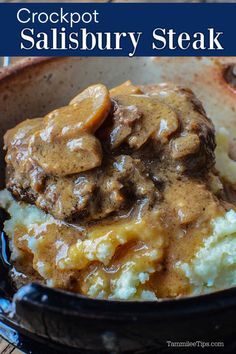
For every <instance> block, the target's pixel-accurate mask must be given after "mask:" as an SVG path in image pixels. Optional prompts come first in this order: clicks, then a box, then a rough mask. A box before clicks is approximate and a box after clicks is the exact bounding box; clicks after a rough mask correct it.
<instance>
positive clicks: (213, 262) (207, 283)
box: [176, 210, 236, 294]
mask: <svg viewBox="0 0 236 354" xmlns="http://www.w3.org/2000/svg"><path fill="white" fill-rule="evenodd" d="M212 225H213V233H212V235H210V236H209V237H208V238H206V239H205V240H204V243H203V246H202V247H201V248H200V249H199V250H198V252H197V253H196V255H195V256H194V257H193V260H192V261H191V263H190V264H187V263H181V262H179V263H178V264H177V265H176V266H177V267H179V268H180V269H182V270H183V271H184V273H185V275H186V276H187V278H188V279H189V281H190V284H191V286H192V291H193V294H203V293H207V292H210V291H214V290H219V289H225V288H229V287H231V286H234V285H236V213H235V211H233V210H229V211H228V212H227V213H225V215H224V216H223V217H219V218H217V219H215V220H213V221H212Z"/></svg>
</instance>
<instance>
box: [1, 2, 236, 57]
mask: <svg viewBox="0 0 236 354" xmlns="http://www.w3.org/2000/svg"><path fill="white" fill-rule="evenodd" d="M235 19H236V4H232V3H231V4H177V3H176V4H153V3H152V4H127V3H126V4H97V3H89V4H63V3H61V4H48V3H41V4H38V3H34V4H28V3H23V4H0V56H4V55H10V56H41V55H42V56H45V55H50V56H55V55H58V56H61V55H71V56H130V57H132V56H202V55H203V56H234V55H236V26H235Z"/></svg>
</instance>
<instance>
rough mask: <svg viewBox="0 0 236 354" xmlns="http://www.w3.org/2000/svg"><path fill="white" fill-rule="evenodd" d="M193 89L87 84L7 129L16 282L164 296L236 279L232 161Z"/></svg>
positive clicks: (8, 224) (96, 293)
mask: <svg viewBox="0 0 236 354" xmlns="http://www.w3.org/2000/svg"><path fill="white" fill-rule="evenodd" d="M228 141H229V140H228V135H227V131H226V130H225V129H224V128H221V129H218V130H217V132H215V128H214V126H213V123H212V121H211V120H210V119H209V118H208V117H207V116H206V113H205V111H204V108H203V107H202V105H201V103H200V102H199V100H198V99H197V98H196V97H195V95H194V94H193V92H192V91H191V90H189V89H186V88H182V87H177V86H175V85H173V84H159V85H147V86H137V85H134V84H133V83H132V82H131V81H127V82H125V83H123V84H121V85H120V86H117V87H115V88H112V89H111V90H110V91H109V89H108V88H107V87H106V86H105V85H103V84H96V85H92V86H90V87H88V88H87V89H85V90H84V91H83V92H81V93H79V94H78V95H77V96H76V97H75V98H74V99H72V101H71V102H69V103H68V105H67V106H65V107H62V108H58V109H56V110H54V111H53V112H51V113H48V114H47V115H46V116H45V117H42V118H33V119H27V120H25V121H23V122H21V123H20V124H18V125H17V126H16V127H15V128H13V129H11V130H9V131H7V132H6V134H5V137H4V144H5V150H6V189H5V190H3V191H1V192H0V206H1V207H2V208H3V209H5V210H6V211H7V212H8V214H9V218H8V219H7V220H6V221H5V224H4V231H5V233H6V235H7V236H8V238H9V244H10V249H11V260H12V263H13V265H14V266H13V268H12V271H11V276H12V278H13V279H14V282H15V284H16V286H18V287H19V286H21V284H24V283H26V282H29V281H32V280H35V281H38V282H41V283H46V284H47V285H48V286H52V287H56V288H61V289H65V290H68V291H72V292H76V293H80V294H83V295H86V296H89V297H94V298H101V299H115V300H117V299H118V300H119V299H120V300H156V299H159V298H175V297H179V296H188V295H194V294H204V293H207V292H210V291H214V290H218V289H223V288H227V287H231V286H233V285H235V284H236V211H235V205H236V204H235V201H236V198H235V197H234V195H235V189H236V167H235V166H236V162H235V161H233V159H232V158H231V156H230V153H229V142H228Z"/></svg>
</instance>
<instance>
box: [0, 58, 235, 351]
mask: <svg viewBox="0 0 236 354" xmlns="http://www.w3.org/2000/svg"><path fill="white" fill-rule="evenodd" d="M112 59H114V58H112ZM186 60H187V59H182V61H181V60H180V59H176V61H174V59H172V60H164V59H162V60H160V61H159V62H158V61H156V62H153V61H152V62H151V61H150V59H146V58H144V59H143V58H142V59H141V58H140V59H135V60H134V63H133V64H134V65H133V67H132V68H131V69H130V61H128V60H126V59H122V60H121V59H119V58H118V59H114V61H112V60H111V59H105V60H104V59H89V58H86V59H68V58H65V59H62V58H60V59H45V58H42V59H34V60H30V61H27V62H24V63H22V64H18V65H17V66H16V67H14V68H11V69H9V70H7V71H4V72H3V73H2V74H1V76H0V107H1V109H0V114H1V118H0V119H1V126H0V130H1V131H0V145H1V146H0V148H1V150H2V137H3V134H4V132H5V131H6V130H7V129H9V128H11V127H13V126H14V125H15V124H16V123H17V122H19V121H20V120H21V119H23V118H25V117H26V116H27V115H28V116H32V115H33V116H38V115H41V114H43V113H45V112H47V111H48V110H50V109H52V108H54V107H56V106H57V105H58V104H63V103H65V102H66V100H68V98H69V97H70V96H71V95H73V94H74V93H75V92H76V91H78V90H79V89H80V88H82V87H83V86H85V85H88V84H89V83H91V82H94V81H97V82H98V81H100V80H102V81H106V83H107V84H108V85H114V84H117V83H118V82H120V81H122V79H123V78H125V77H127V72H129V77H130V76H131V77H130V78H131V79H132V80H134V81H135V79H136V80H137V74H136V75H135V72H136V73H137V72H138V73H139V74H138V75H139V78H138V80H139V81H141V83H147V82H150V78H151V77H152V75H155V79H154V78H152V81H156V82H157V81H165V80H168V78H173V80H176V81H177V82H178V80H179V81H180V78H179V77H178V75H176V71H178V72H179V73H180V72H181V70H182V71H183V70H186V71H185V76H184V77H185V81H187V82H186V83H184V84H186V85H188V86H190V87H191V88H193V89H194V90H196V92H197V93H199V92H200V89H199V87H198V85H197V84H196V85H195V84H194V82H195V78H196V75H199V76H200V75H203V73H205V76H207V75H208V80H210V81H209V82H210V83H209V82H208V81H207V82H206V81H205V82H203V87H204V88H203V90H202V92H201V95H202V97H200V99H201V98H202V99H203V101H204V100H205V102H204V103H206V109H207V112H208V113H210V114H214V113H215V112H217V109H218V108H219V107H220V106H222V105H224V113H225V111H227V114H228V117H229V122H230V120H231V124H232V121H233V119H234V113H233V108H232V107H234V105H235V97H234V91H233V89H232V86H231V87H230V88H229V87H228V83H225V81H224V72H225V65H226V64H227V63H222V71H221V72H218V71H217V70H219V65H216V66H214V65H215V64H214V61H213V60H212V63H211V62H207V63H204V62H203V63H202V69H201V70H200V69H198V65H199V62H198V60H197V59H192V58H190V59H189V60H187V61H186ZM207 60H209V59H207ZM95 63H96V67H95ZM209 63H211V64H209ZM174 67H175V70H174ZM117 68H118V69H117ZM168 68H169V71H168ZM177 68H178V69H177ZM114 70H115V72H116V75H115V78H114V75H113V74H112V73H114ZM204 70H205V71H204ZM187 71H188V73H189V75H187V73H186V72H187ZM202 71H203V72H202ZM209 72H210V74H211V76H210V75H209ZM75 73H76V75H75ZM213 74H214V75H213ZM175 75H176V79H175ZM94 76H96V77H94ZM187 76H188V79H186V77H187ZM215 77H217V80H216V79H215ZM211 79H212V80H213V79H214V80H215V83H214V87H212V82H211ZM214 90H215V93H216V97H217V95H218V96H219V95H220V97H221V98H220V100H218V105H217V107H218V108H217V107H216V105H215V100H214V99H212V100H211V99H209V100H208V101H207V102H206V98H204V97H205V96H206V95H207V94H208V93H209V92H210V91H211V93H212V92H213V91H214ZM212 95H213V93H212ZM209 101H211V103H209ZM226 104H227V107H228V109H227V108H225V106H226ZM217 119H219V120H223V119H224V114H223V113H222V115H221V114H219V113H218V116H217ZM229 124H230V123H229ZM235 129H236V128H235ZM0 164H1V172H0V173H1V176H0V178H1V179H0V184H1V187H2V186H3V185H4V164H3V156H1V161H0ZM0 216H1V218H0V219H1V225H0V230H2V222H3V221H4V219H5V218H6V215H5V214H4V213H3V211H1V213H0ZM9 267H10V264H9V260H8V250H7V243H6V239H5V236H4V233H2V234H1V268H0V269H1V273H0V286H1V289H0V290H1V292H0V309H1V313H0V320H1V324H0V334H1V335H2V336H3V337H4V338H6V339H7V340H8V341H9V342H11V343H13V344H14V345H17V346H18V347H20V348H22V349H23V350H26V351H27V352H30V350H33V352H34V353H45V345H47V353H50V351H52V352H53V351H54V352H55V351H56V352H59V351H61V352H63V353H73V352H76V353H83V352H85V353H90V352H94V353H103V352H104V353H105V352H110V353H120V352H124V353H148V352H150V353H151V352H153V353H157V352H168V351H170V352H171V351H173V348H171V347H169V346H168V341H172V342H176V341H178V342H183V341H189V342H191V341H202V342H204V341H205V342H224V350H225V351H227V352H230V351H233V349H234V348H235V347H236V341H235V334H236V333H235V332H236V330H235V324H236V320H235V318H236V300H235V299H236V289H235V288H232V289H229V290H224V291H221V292H216V293H213V294H209V295H204V296H198V297H189V298H182V299H175V300H163V301H160V302H145V301H144V302H121V301H106V300H93V299H88V298H85V297H82V296H79V295H73V294H70V293H67V292H64V291H59V290H54V289H50V288H47V287H45V286H41V285H37V284H29V285H26V286H24V287H23V288H21V289H20V290H18V291H17V292H16V293H15V289H14V288H13V287H12V285H11V282H10V280H9V278H8V269H9ZM49 348H51V349H49ZM197 349H199V348H197ZM213 349H214V351H215V350H216V348H213ZM187 350H191V352H192V351H193V350H192V349H191V348H190V349H187ZM220 350H221V351H223V349H222V347H221V348H220ZM208 352H209V351H208Z"/></svg>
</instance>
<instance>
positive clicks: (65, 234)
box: [0, 190, 165, 300]
mask: <svg viewBox="0 0 236 354" xmlns="http://www.w3.org/2000/svg"><path fill="white" fill-rule="evenodd" d="M0 206H1V207H2V208H4V209H6V210H7V211H8V213H9V214H10V215H11V218H10V219H9V220H7V221H6V222H5V227H4V231H5V232H6V234H7V235H8V236H9V237H10V240H11V242H10V246H11V250H12V260H13V261H19V260H20V259H21V258H24V255H25V253H28V254H30V255H32V256H33V267H34V269H35V270H37V272H38V273H39V274H40V276H41V277H42V278H43V279H45V280H46V281H47V284H48V285H49V286H56V287H68V286H70V284H68V282H66V283H65V279H67V280H68V279H69V281H72V283H73V282H77V284H76V288H78V287H79V288H80V289H81V290H82V292H84V293H85V294H86V295H88V296H91V297H97V298H110V299H122V300H128V299H136V298H138V299H147V300H153V299H156V296H155V293H154V292H153V291H152V290H151V288H150V286H148V281H149V277H150V275H151V274H152V273H154V272H155V271H156V270H157V268H158V266H159V263H160V262H161V260H162V258H163V250H164V247H165V242H164V233H163V234H162V233H161V229H160V227H159V225H158V223H157V224H155V223H153V224H152V220H151V218H149V220H148V224H147V221H146V220H145V219H144V220H143V219H142V220H140V221H131V222H129V223H127V222H125V223H124V222H122V223H117V224H113V225H112V226H109V225H104V226H100V227H98V228H97V227H96V228H95V229H94V230H93V228H91V230H89V231H88V232H87V236H86V237H85V238H84V237H81V239H78V236H79V235H80V232H81V231H80V230H79V229H74V228H72V227H67V226H65V224H63V222H59V221H57V220H56V219H54V218H53V217H52V216H49V215H48V214H45V213H44V212H43V211H41V210H39V209H38V208H37V207H35V206H31V205H27V204H25V203H18V202H16V201H15V200H14V199H13V198H12V196H11V194H10V193H9V192H8V191H7V190H4V191H1V192H0ZM155 217H157V216H155ZM59 234H60V237H59ZM55 238H56V242H55ZM137 240H138V242H137ZM150 240H151V242H150ZM122 247H123V250H122ZM117 250H119V252H120V255H119V254H116V259H114V255H115V252H116V251H117ZM122 252H123V254H122ZM112 258H113V263H112V269H111V266H110V261H111V259H112ZM98 262H99V263H98ZM120 262H122V267H119V268H120V269H119V271H116V269H115V268H116V267H118V265H119V263H120ZM104 267H106V269H104ZM80 270H82V273H81V274H80V277H79V278H78V271H80ZM74 290H75V289H74Z"/></svg>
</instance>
